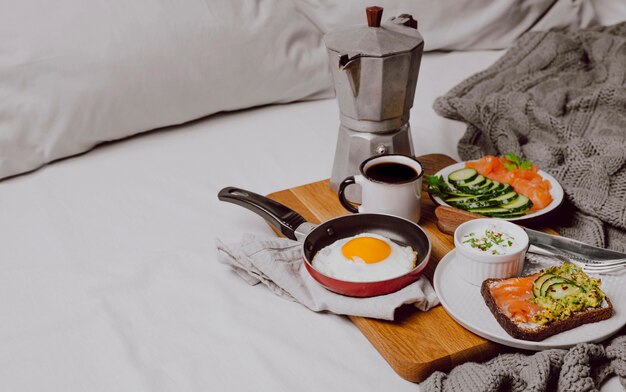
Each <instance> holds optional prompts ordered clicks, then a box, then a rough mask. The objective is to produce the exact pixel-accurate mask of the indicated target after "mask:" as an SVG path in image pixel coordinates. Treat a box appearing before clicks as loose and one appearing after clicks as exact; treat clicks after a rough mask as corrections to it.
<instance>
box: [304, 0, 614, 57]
mask: <svg viewBox="0 0 626 392" xmlns="http://www.w3.org/2000/svg"><path fill="white" fill-rule="evenodd" d="M295 1H296V2H297V3H298V4H299V7H300V8H301V9H302V10H303V11H304V12H305V13H306V14H307V15H308V16H309V18H310V19H311V20H313V21H314V23H315V24H316V25H317V26H318V27H319V28H320V29H322V30H323V31H325V32H326V31H329V30H333V29H336V28H341V27H342V26H346V25H350V24H357V23H365V21H366V19H365V8H366V7H367V6H370V5H373V4H376V5H380V6H382V7H384V13H383V20H385V19H387V18H389V17H391V16H395V15H399V14H402V13H407V14H411V15H413V17H414V18H415V19H417V21H418V23H419V27H418V28H419V31H420V33H421V34H422V36H423V37H424V49H425V50H441V49H444V50H459V49H461V50H467V49H503V48H507V47H509V46H510V45H511V44H512V43H513V41H515V39H516V38H517V37H519V36H520V35H521V34H523V33H524V32H526V31H528V30H531V29H549V28H552V27H565V26H572V27H578V26H585V25H587V24H589V23H592V20H590V19H589V17H590V16H591V15H590V13H589V12H587V11H588V10H589V8H590V6H589V4H587V2H586V1H579V0H574V1H572V0H524V1H520V0H497V1H493V0H376V1H374V2H372V1H370V0H352V1H346V0H295ZM603 1H606V0H603ZM618 1H619V0H618ZM540 22H541V23H540Z"/></svg>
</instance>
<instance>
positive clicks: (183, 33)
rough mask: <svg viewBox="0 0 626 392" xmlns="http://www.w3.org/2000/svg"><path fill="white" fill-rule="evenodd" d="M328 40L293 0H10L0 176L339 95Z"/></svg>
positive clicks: (1, 86) (1, 80)
mask: <svg viewBox="0 0 626 392" xmlns="http://www.w3.org/2000/svg"><path fill="white" fill-rule="evenodd" d="M321 37H322V33H321V32H320V31H319V30H318V29H317V28H316V27H315V26H314V25H313V24H312V23H310V22H309V21H308V20H307V18H306V17H305V16H304V15H302V14H301V13H299V12H298V11H297V9H296V8H295V5H294V4H293V3H292V2H291V1H284V0H274V1H270V0H264V1H258V2H257V1H250V0H240V1H233V0H205V1H202V0H185V1H180V2H179V1H169V0H132V1H83V0H55V1H49V0H20V1H11V2H4V5H3V7H2V12H0V178H2V177H6V176H10V175H13V174H18V173H22V172H26V171H29V170H33V169H35V168H37V167H39V166H41V165H42V164H44V163H46V162H49V161H52V160H55V159H58V158H61V157H65V156H68V155H73V154H77V153H80V152H83V151H86V150H88V149H90V148H92V147H93V146H94V145H96V144H98V143H100V142H103V141H108V140H114V139H119V138H123V137H126V136H129V135H133V134H136V133H139V132H143V131H147V130H151V129H154V128H158V127H164V126H168V125H173V124H179V123H183V122H187V121H190V120H193V119H196V118H199V117H202V116H206V115H209V114H212V113H216V112H219V111H224V110H236V109H241V108H247V107H251V106H256V105H262V104H268V103H277V102H290V101H294V100H299V99H308V98H320V97H329V96H332V85H331V82H330V78H329V74H328V70H327V63H326V53H325V48H324V46H323V44H321ZM253 131H254V130H251V132H253Z"/></svg>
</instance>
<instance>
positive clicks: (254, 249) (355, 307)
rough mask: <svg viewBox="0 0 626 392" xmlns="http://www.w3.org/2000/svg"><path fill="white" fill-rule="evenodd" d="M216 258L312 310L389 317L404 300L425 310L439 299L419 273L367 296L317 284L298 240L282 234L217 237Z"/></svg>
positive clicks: (385, 318) (392, 316) (243, 274)
mask: <svg viewBox="0 0 626 392" xmlns="http://www.w3.org/2000/svg"><path fill="white" fill-rule="evenodd" d="M216 243H217V251H218V260H219V261H220V262H221V263H224V264H226V265H229V266H231V267H232V268H233V269H234V270H235V272H237V274H239V276H241V277H242V278H243V279H244V280H245V281H246V282H248V283H249V284H251V285H256V284H258V283H263V284H264V285H265V286H267V287H268V288H269V289H270V290H271V291H272V292H274V294H276V295H278V296H279V297H282V298H285V299H288V300H291V301H296V302H299V303H301V304H302V305H304V306H306V307H307V308H309V309H311V310H313V311H315V312H322V311H328V312H332V313H336V314H342V315H350V316H362V317H371V318H377V319H383V320H393V318H394V312H395V310H396V309H397V308H399V307H400V306H402V305H404V304H414V305H415V306H417V307H418V308H419V309H421V310H428V309H430V308H432V307H433V306H435V305H437V304H438V303H439V300H438V298H437V294H436V293H435V290H434V289H433V287H432V285H431V284H430V282H429V281H428V280H427V279H426V278H425V277H422V278H420V279H419V280H418V281H416V282H414V283H412V284H410V285H408V286H406V287H405V288H403V289H401V290H399V291H396V292H395V293H391V294H387V295H381V296H378V297H370V298H352V297H347V296H343V295H340V294H335V293H333V292H331V291H328V290H326V289H325V288H323V287H322V286H320V285H319V284H318V283H317V282H316V281H315V280H313V278H311V276H310V275H309V273H308V272H307V271H306V268H305V266H304V261H303V260H302V244H301V243H299V242H296V241H292V240H289V239H286V238H276V237H272V238H259V237H255V236H253V235H244V237H243V239H242V241H241V243H237V244H231V245H226V244H224V243H223V242H222V241H220V240H217V241H216Z"/></svg>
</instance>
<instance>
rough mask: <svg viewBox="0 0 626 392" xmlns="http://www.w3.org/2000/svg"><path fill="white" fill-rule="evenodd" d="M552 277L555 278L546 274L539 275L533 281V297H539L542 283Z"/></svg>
mask: <svg viewBox="0 0 626 392" xmlns="http://www.w3.org/2000/svg"><path fill="white" fill-rule="evenodd" d="M553 276H556V275H554V274H551V273H548V272H546V273H545V274H541V275H539V277H537V279H535V282H534V283H533V295H534V296H535V297H540V296H541V285H542V284H543V282H545V281H546V280H548V279H550V278H552V277H553Z"/></svg>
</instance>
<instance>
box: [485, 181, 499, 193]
mask: <svg viewBox="0 0 626 392" xmlns="http://www.w3.org/2000/svg"><path fill="white" fill-rule="evenodd" d="M490 181H491V186H490V187H489V189H488V190H487V193H496V192H497V191H498V188H500V185H502V184H501V183H499V182H498V181H494V180H490Z"/></svg>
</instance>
